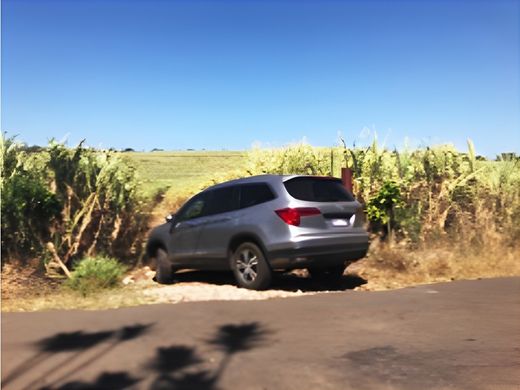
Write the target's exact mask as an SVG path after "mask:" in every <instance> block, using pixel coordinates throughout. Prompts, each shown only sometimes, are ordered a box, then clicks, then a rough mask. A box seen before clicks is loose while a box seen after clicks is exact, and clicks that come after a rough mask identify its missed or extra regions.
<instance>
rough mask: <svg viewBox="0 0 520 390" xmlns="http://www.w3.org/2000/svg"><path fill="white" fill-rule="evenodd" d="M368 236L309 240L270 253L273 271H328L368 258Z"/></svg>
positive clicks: (269, 257) (278, 248)
mask: <svg viewBox="0 0 520 390" xmlns="http://www.w3.org/2000/svg"><path fill="white" fill-rule="evenodd" d="M368 246H369V241H368V234H367V233H360V234H348V235H342V236H340V237H327V238H324V237H320V238H308V239H303V240H299V241H296V242H290V243H288V244H287V245H284V247H277V248H273V249H272V250H268V254H267V257H268V259H269V263H270V264H271V267H272V268H273V269H286V270H290V269H296V268H306V267H311V266H313V267H329V266H334V265H340V264H345V263H346V262H353V261H355V260H359V259H361V258H363V257H365V255H366V254H367V251H368Z"/></svg>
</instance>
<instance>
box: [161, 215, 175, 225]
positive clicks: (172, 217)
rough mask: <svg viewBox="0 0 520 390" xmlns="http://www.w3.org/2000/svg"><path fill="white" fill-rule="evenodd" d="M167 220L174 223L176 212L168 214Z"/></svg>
mask: <svg viewBox="0 0 520 390" xmlns="http://www.w3.org/2000/svg"><path fill="white" fill-rule="evenodd" d="M164 219H165V220H166V222H167V223H168V222H169V223H172V222H173V220H174V219H175V214H174V213H171V214H168V215H167V216H166V217H165V218H164Z"/></svg>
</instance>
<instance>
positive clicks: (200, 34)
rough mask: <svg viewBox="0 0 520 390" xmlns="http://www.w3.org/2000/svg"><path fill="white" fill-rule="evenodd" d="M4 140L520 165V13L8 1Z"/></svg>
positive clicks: (434, 7)
mask: <svg viewBox="0 0 520 390" xmlns="http://www.w3.org/2000/svg"><path fill="white" fill-rule="evenodd" d="M1 125H2V130H3V131H7V132H8V134H18V135H19V136H18V137H19V139H20V140H23V141H25V142H27V143H28V144H40V145H44V144H46V143H47V140H49V139H50V138H53V137H54V138H56V139H58V140H61V139H63V138H64V137H67V138H68V143H69V144H71V145H74V144H76V143H77V142H79V141H80V140H81V139H83V138H86V139H87V143H88V144H89V145H92V146H101V147H115V148H125V147H131V148H134V149H139V150H141V149H144V150H149V149H152V148H163V149H185V148H195V149H202V148H206V149H246V148H249V147H250V146H251V145H252V144H253V143H254V142H255V141H260V142H262V143H264V144H268V145H274V146H278V145H284V144H286V143H289V142H293V141H298V140H301V139H302V138H303V137H306V139H307V140H308V142H310V143H311V144H313V145H323V146H327V145H335V144H337V141H338V132H341V134H342V135H343V137H344V138H345V139H346V140H347V142H348V143H349V144H352V143H353V142H356V143H357V144H358V145H362V144H366V143H368V142H370V140H371V137H372V136H373V134H374V133H377V136H378V139H379V140H380V141H381V142H385V143H386V145H387V146H388V147H392V148H393V147H394V146H395V147H402V146H403V144H404V142H405V139H408V140H409V141H408V142H409V144H410V145H412V146H417V145H419V146H424V145H435V144H439V143H454V144H455V145H456V146H457V147H458V148H460V149H465V148H466V139H467V138H471V139H473V141H474V142H475V144H476V148H477V152H478V153H481V154H484V155H487V156H490V157H494V155H495V154H496V153H498V152H501V151H515V152H520V0H517V1H507V0H495V1H478V0H477V1H456V0H455V1H443V0H440V1H437V0H436V1H411V0H409V1H374V0H368V1H310V0H307V1H305V0H303V1H297V0H285V1H274V0H272V1H270V0H258V1H247V0H242V1H225V0H222V1H200V0H189V1H167V0H161V1H159V0H156V1H150V0H149V1H145V0H142V1H138V0H126V1H123V0H88V1H87V0H83V1H82V0H67V1H65V0H61V1H60V0H53V1H50V0H3V1H2V120H1Z"/></svg>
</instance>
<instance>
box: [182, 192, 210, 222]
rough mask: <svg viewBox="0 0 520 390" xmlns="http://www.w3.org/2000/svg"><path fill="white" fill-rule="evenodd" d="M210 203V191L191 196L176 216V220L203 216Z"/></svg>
mask: <svg viewBox="0 0 520 390" xmlns="http://www.w3.org/2000/svg"><path fill="white" fill-rule="evenodd" d="M207 203H208V193H207V192H203V193H200V194H198V195H196V196H194V197H193V198H191V199H190V200H189V201H188V203H186V204H185V205H184V206H183V207H182V208H181V209H180V210H179V212H178V213H177V215H176V216H175V222H182V221H187V220H189V219H194V218H199V217H202V216H203V213H204V209H205V208H206V206H207Z"/></svg>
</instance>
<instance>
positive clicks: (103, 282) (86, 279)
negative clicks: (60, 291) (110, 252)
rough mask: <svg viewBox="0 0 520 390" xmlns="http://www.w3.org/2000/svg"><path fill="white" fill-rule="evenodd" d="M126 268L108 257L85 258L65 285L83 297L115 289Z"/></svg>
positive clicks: (77, 265)
mask: <svg viewBox="0 0 520 390" xmlns="http://www.w3.org/2000/svg"><path fill="white" fill-rule="evenodd" d="M125 270H126V267H125V266H124V265H122V264H121V263H119V262H118V261H117V260H116V259H113V258H110V257H87V258H85V259H83V260H81V261H80V262H78V263H77V264H76V266H75V268H74V271H73V272H72V274H71V277H70V279H68V280H67V282H66V283H65V285H66V286H67V287H68V288H70V289H71V290H74V291H77V292H79V293H80V294H81V295H83V296H87V295H89V294H91V293H94V292H97V291H100V290H103V289H109V288H114V287H116V286H117V285H118V284H119V282H120V281H121V279H122V277H123V274H124V272H125Z"/></svg>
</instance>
